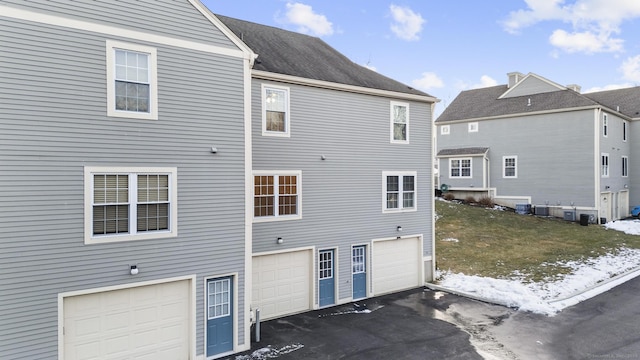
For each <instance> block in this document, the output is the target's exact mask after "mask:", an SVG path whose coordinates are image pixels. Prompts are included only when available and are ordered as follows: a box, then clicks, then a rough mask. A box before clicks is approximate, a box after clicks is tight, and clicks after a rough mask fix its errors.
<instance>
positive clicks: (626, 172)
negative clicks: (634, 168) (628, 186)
mask: <svg viewBox="0 0 640 360" xmlns="http://www.w3.org/2000/svg"><path fill="white" fill-rule="evenodd" d="M622 176H623V177H627V176H629V157H628V156H623V157H622Z"/></svg>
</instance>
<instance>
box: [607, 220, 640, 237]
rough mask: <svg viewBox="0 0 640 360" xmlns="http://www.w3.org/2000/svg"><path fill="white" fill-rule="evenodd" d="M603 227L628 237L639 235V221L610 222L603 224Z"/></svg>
mask: <svg viewBox="0 0 640 360" xmlns="http://www.w3.org/2000/svg"><path fill="white" fill-rule="evenodd" d="M604 227H605V228H607V229H611V230H618V231H622V232H624V233H627V234H630V235H640V220H624V221H610V222H608V223H606V224H604Z"/></svg>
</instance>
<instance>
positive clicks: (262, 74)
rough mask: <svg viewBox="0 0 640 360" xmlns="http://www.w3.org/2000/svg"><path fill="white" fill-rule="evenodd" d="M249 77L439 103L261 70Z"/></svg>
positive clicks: (398, 93)
mask: <svg viewBox="0 0 640 360" xmlns="http://www.w3.org/2000/svg"><path fill="white" fill-rule="evenodd" d="M251 75H252V76H253V77H254V78H256V79H262V80H272V81H282V82H287V83H291V84H298V85H306V86H313V87H318V88H323V89H330V90H338V91H347V92H353V93H358V94H366V95H375V96H383V97H386V98H394V99H403V100H413V101H420V102H426V103H436V102H440V100H439V99H436V98H434V97H431V96H424V95H413V94H405V93H400V92H395V91H388V90H379V89H372V88H366V87H362V86H355V85H346V84H339V83H334V82H330V81H324V80H314V79H308V78H303V77H299V76H292V75H284V74H277V73H272V72H268V71H263V70H252V71H251Z"/></svg>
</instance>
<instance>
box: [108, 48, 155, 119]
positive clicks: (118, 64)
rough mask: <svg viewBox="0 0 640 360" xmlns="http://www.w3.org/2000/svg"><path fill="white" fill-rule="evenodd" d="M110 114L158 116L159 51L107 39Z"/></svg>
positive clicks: (137, 116) (148, 117)
mask: <svg viewBox="0 0 640 360" xmlns="http://www.w3.org/2000/svg"><path fill="white" fill-rule="evenodd" d="M106 44H107V81H108V82H107V96H108V100H107V115H108V116H115V117H129V118H138V119H152V120H157V118H158V101H157V99H158V97H157V88H158V86H157V51H156V49H155V48H153V47H149V46H143V45H138V44H130V43H123V42H119V41H113V40H107V42H106Z"/></svg>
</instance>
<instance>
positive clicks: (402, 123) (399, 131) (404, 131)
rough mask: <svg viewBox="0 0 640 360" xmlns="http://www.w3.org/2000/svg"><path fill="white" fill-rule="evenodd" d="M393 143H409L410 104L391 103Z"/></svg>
mask: <svg viewBox="0 0 640 360" xmlns="http://www.w3.org/2000/svg"><path fill="white" fill-rule="evenodd" d="M391 142H392V143H400V144H407V143H409V104H407V103H402V102H397V101H392V102H391Z"/></svg>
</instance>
